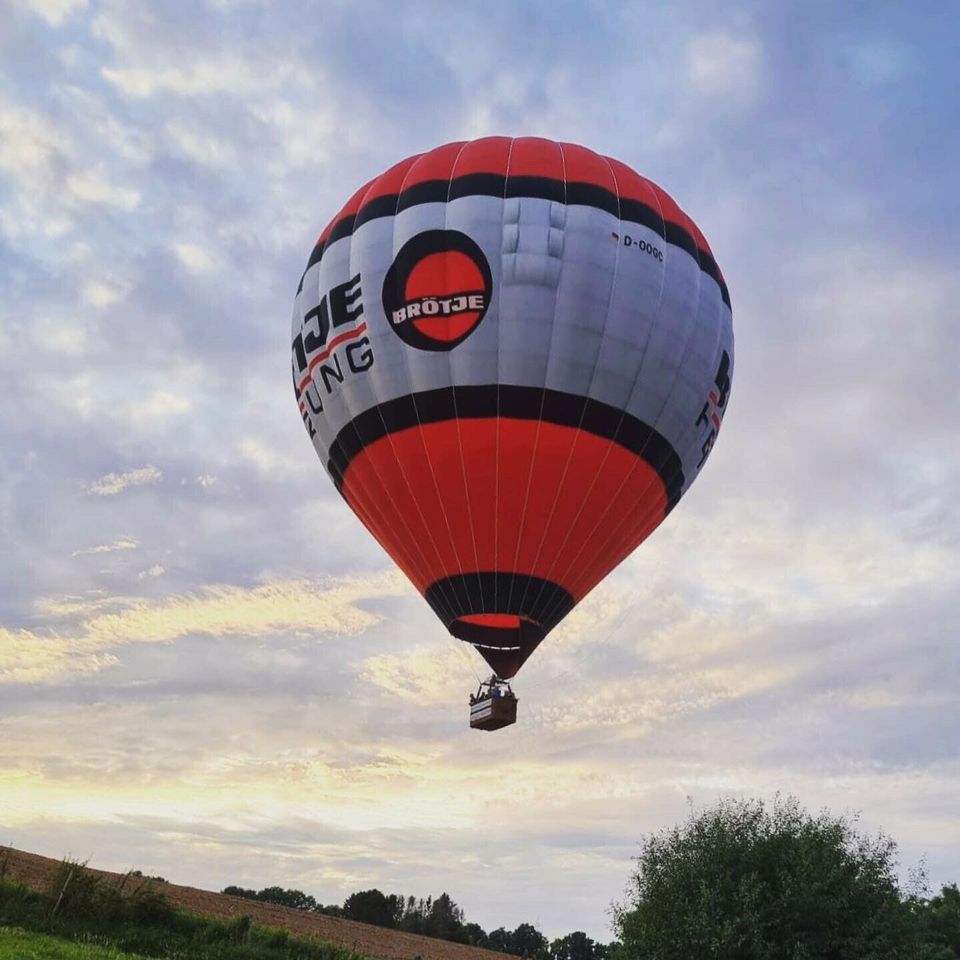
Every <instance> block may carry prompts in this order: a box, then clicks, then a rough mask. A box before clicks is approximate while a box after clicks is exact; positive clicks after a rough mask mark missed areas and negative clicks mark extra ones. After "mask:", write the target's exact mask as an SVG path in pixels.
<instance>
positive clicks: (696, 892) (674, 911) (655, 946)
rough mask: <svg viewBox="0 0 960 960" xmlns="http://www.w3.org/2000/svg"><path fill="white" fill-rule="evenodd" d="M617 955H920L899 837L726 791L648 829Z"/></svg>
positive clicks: (676, 959) (881, 959)
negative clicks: (901, 874) (722, 797)
mask: <svg viewBox="0 0 960 960" xmlns="http://www.w3.org/2000/svg"><path fill="white" fill-rule="evenodd" d="M637 864H638V867H637V871H636V873H635V874H634V876H633V878H632V889H631V891H630V893H629V898H630V900H629V903H628V904H627V905H626V906H624V907H622V908H620V909H619V910H618V911H617V915H616V923H617V927H618V928H619V933H620V935H621V939H622V941H623V945H622V948H619V949H618V950H617V951H616V953H617V955H618V956H619V957H622V958H624V960H632V958H637V960H639V958H647V957H657V958H658V960H688V958H690V957H711V958H715V960H727V958H729V960H770V958H780V957H783V958H788V960H903V958H911V960H913V958H917V957H921V956H923V952H922V951H923V947H922V946H921V937H920V934H919V930H918V924H917V923H916V922H915V920H914V914H913V912H912V911H911V909H910V906H909V903H908V902H907V899H906V898H905V897H904V896H903V895H902V893H901V891H900V889H899V886H898V883H897V878H896V873H895V866H896V845H895V844H894V842H893V841H892V840H890V839H889V838H888V837H885V836H883V835H880V836H877V837H868V836H865V835H863V834H861V833H859V832H858V831H857V830H856V821H855V820H849V819H847V818H845V817H834V816H831V815H829V814H827V813H820V814H818V815H817V816H811V815H810V814H808V813H806V812H805V811H803V810H802V809H801V808H800V806H799V804H798V802H797V801H796V800H794V799H787V800H779V799H778V800H777V801H776V802H775V803H774V804H773V805H772V806H769V807H768V806H766V805H765V804H764V803H763V802H762V801H749V800H727V801H724V802H721V803H720V804H718V805H717V806H716V807H714V808H713V809H711V810H707V811H705V812H703V813H700V814H694V813H691V815H690V817H689V818H688V819H687V821H686V822H685V823H683V824H681V825H680V826H678V827H675V828H674V829H672V830H666V831H664V832H662V833H659V834H655V835H652V836H649V837H647V838H645V840H644V841H643V844H642V850H641V853H640V856H639V857H638V858H637Z"/></svg>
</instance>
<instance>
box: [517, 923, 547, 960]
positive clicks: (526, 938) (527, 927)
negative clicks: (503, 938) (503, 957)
mask: <svg viewBox="0 0 960 960" xmlns="http://www.w3.org/2000/svg"><path fill="white" fill-rule="evenodd" d="M509 944H510V950H509V952H510V953H512V954H513V955H514V956H517V957H536V958H540V957H546V956H547V938H546V937H545V936H544V935H543V934H542V933H541V932H540V931H539V930H538V929H537V928H536V927H535V926H533V924H531V923H521V924H520V925H519V926H518V927H517V929H516V930H514V931H513V933H511V934H510V938H509Z"/></svg>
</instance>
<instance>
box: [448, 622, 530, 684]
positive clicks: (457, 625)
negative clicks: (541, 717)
mask: <svg viewBox="0 0 960 960" xmlns="http://www.w3.org/2000/svg"><path fill="white" fill-rule="evenodd" d="M447 629H448V630H449V631H450V633H451V634H453V636H455V637H457V638H458V639H460V640H465V641H466V642H467V643H470V644H472V645H473V646H474V647H475V648H476V650H477V653H479V654H480V656H481V657H483V659H484V660H486V661H487V663H488V664H490V666H491V667H492V668H493V670H494V671H495V673H496V674H497V675H498V676H499V677H502V678H503V679H504V680H509V679H510V678H511V677H512V676H513V675H514V674H515V673H516V672H517V671H518V670H519V669H520V667H521V666H522V665H523V662H524V661H525V660H526V659H527V657H529V656H530V654H531V653H533V651H534V650H535V649H536V647H537V645H538V644H539V643H540V641H541V640H542V639H543V638H544V636H545V635H546V632H547V631H546V630H544V629H543V627H541V626H540V624H539V623H535V622H534V621H532V620H528V619H527V618H526V617H522V616H520V615H519V614H515V613H466V614H463V615H462V616H459V617H457V618H456V619H455V620H454V621H452V622H451V623H450V624H449V626H448V628H447Z"/></svg>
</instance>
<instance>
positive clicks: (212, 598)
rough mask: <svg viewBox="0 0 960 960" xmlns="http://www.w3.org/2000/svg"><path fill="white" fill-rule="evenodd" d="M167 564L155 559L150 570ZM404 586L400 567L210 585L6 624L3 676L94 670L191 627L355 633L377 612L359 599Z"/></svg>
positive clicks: (1, 646) (17, 679) (230, 632)
mask: <svg viewBox="0 0 960 960" xmlns="http://www.w3.org/2000/svg"><path fill="white" fill-rule="evenodd" d="M163 572H164V570H163V567H162V566H160V565H157V566H156V567H153V568H151V569H150V570H148V571H147V575H148V576H150V577H155V576H159V575H160V574H161V573H163ZM403 590H404V585H403V582H402V578H401V577H400V576H399V575H397V574H387V575H382V576H379V577H373V578H366V579H343V580H337V581H331V582H329V583H326V584H317V583H314V582H311V581H307V580H296V581H279V582H274V583H269V584H265V585H263V586H260V587H253V588H242V587H227V586H224V587H208V588H206V589H205V590H203V591H202V592H201V593H199V594H197V595H192V596H176V597H169V598H167V599H164V600H159V601H148V600H138V601H136V602H133V603H131V604H130V605H128V606H126V607H124V608H123V609H122V610H120V611H118V612H110V613H100V612H93V614H92V615H91V616H89V617H87V618H84V619H81V621H80V622H79V623H78V624H77V626H76V628H75V630H74V631H72V632H67V631H65V630H64V631H63V632H52V631H51V632H49V633H43V632H40V631H34V630H17V631H12V630H6V629H5V630H4V631H3V634H2V638H0V639H2V642H0V683H39V682H45V681H52V680H63V679H64V678H65V677H67V676H70V675H71V674H90V673H95V672H96V671H98V670H101V669H103V668H104V667H106V666H109V665H112V664H114V663H116V662H117V656H116V655H115V653H114V652H113V651H115V650H117V649H118V648H121V647H124V646H128V645H131V644H148V643H172V642H174V641H176V640H180V639H182V638H184V637H187V636H194V635H202V634H208V635H213V636H217V637H229V636H245V637H256V636H264V635H267V634H270V633H273V632H282V631H303V630H309V631H311V632H312V633H316V634H321V635H323V634H339V635H354V634H358V633H361V632H362V631H363V630H365V629H367V628H369V627H371V626H373V625H374V624H376V623H377V622H379V619H380V618H379V616H378V615H377V614H374V613H371V612H369V611H367V610H364V609H363V608H362V607H361V606H358V604H359V603H362V601H364V600H369V599H376V598H382V597H395V596H401V595H402V593H403ZM97 603H99V601H94V605H95V606H96V604H97ZM79 609H80V610H82V606H81V607H80V608H79ZM78 612H79V611H78Z"/></svg>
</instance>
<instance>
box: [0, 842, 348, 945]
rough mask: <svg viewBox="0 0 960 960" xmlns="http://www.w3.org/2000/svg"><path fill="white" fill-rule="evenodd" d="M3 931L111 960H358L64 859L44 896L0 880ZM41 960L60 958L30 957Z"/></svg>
mask: <svg viewBox="0 0 960 960" xmlns="http://www.w3.org/2000/svg"><path fill="white" fill-rule="evenodd" d="M4 926H6V927H18V928H21V929H20V931H19V932H20V933H21V934H24V933H25V932H29V933H31V934H37V933H39V934H47V935H51V936H53V937H60V938H65V939H66V940H67V941H71V942H72V945H74V946H77V945H84V944H86V945H95V946H97V947H99V948H100V949H103V950H113V951H114V952H113V953H105V954H103V955H102V956H103V957H104V958H106V957H111V958H117V960H119V958H121V957H123V956H125V955H129V954H139V955H141V956H143V957H162V958H164V960H364V958H363V957H361V956H360V955H359V954H356V953H354V952H353V951H351V950H346V949H344V948H342V947H338V946H335V945H333V944H329V943H324V942H322V941H319V940H314V939H311V938H307V937H300V936H293V935H290V934H289V933H288V932H287V931H286V930H277V929H273V928H270V927H261V926H259V925H257V924H255V923H253V922H252V921H251V919H250V917H246V916H241V917H236V918H235V919H233V920H216V919H213V918H211V917H202V916H198V915H196V914H192V913H187V912H186V911H185V910H178V909H176V908H174V907H173V906H171V905H170V903H168V901H167V900H166V899H165V898H164V897H163V895H162V894H161V893H159V892H157V891H156V890H155V889H153V887H152V886H151V884H150V883H149V881H148V880H147V879H145V878H143V877H138V876H134V875H132V874H127V876H125V877H123V878H122V879H121V880H120V881H119V882H110V881H108V880H107V879H105V878H103V877H101V876H98V875H97V874H95V873H93V872H92V871H90V870H87V869H86V865H85V864H83V863H77V862H76V861H72V860H64V861H63V862H62V863H61V864H60V868H59V869H58V871H57V873H56V875H55V876H54V878H53V880H52V881H51V883H50V885H49V887H48V889H47V890H46V892H39V891H35V890H30V889H28V888H27V887H24V886H22V885H20V884H15V883H10V882H8V881H5V880H0V928H3V927H4ZM70 945H71V944H70V943H68V944H67V946H70ZM48 955H49V956H52V957H59V956H60V954H42V953H41V954H37V956H38V957H46V956H48ZM7 956H10V957H16V958H17V960H20V957H30V956H31V954H29V953H21V954H17V953H15V952H14V953H9V954H3V953H0V960H5V958H6V957H7ZM64 956H65V957H69V958H70V960H73V958H74V957H76V958H77V960H79V958H80V957H86V955H85V954H69V953H68V954H64ZM91 956H96V957H98V958H99V957H100V956H101V955H100V954H93V955H91Z"/></svg>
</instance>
